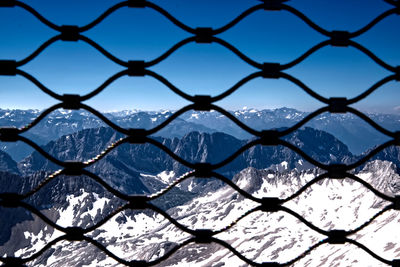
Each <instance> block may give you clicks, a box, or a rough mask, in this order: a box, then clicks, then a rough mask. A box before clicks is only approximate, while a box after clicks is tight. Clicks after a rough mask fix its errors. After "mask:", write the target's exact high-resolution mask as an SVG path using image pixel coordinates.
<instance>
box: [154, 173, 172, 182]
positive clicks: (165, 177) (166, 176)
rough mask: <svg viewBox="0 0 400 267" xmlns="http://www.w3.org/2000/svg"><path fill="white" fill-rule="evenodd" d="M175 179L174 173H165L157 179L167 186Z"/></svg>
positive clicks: (158, 175) (160, 174)
mask: <svg viewBox="0 0 400 267" xmlns="http://www.w3.org/2000/svg"><path fill="white" fill-rule="evenodd" d="M174 177H175V172H174V171H163V172H161V173H159V174H157V178H159V179H160V180H161V181H162V182H164V183H166V184H168V183H169V182H170V181H171V180H172V178H174Z"/></svg>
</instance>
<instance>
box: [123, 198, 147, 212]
mask: <svg viewBox="0 0 400 267" xmlns="http://www.w3.org/2000/svg"><path fill="white" fill-rule="evenodd" d="M149 200H150V198H149V197H148V196H144V195H138V196H130V197H129V203H128V205H127V208H128V209H132V210H144V209H147V208H148V207H149V204H148V201H149Z"/></svg>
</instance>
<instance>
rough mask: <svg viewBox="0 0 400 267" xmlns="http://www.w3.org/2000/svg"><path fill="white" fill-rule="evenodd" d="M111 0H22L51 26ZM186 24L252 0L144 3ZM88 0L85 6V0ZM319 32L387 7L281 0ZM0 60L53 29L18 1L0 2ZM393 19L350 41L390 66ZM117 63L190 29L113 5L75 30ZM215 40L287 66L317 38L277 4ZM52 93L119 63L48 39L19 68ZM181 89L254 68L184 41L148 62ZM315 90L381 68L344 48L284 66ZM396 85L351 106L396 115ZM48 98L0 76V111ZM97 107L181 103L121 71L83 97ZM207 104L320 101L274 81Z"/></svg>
mask: <svg viewBox="0 0 400 267" xmlns="http://www.w3.org/2000/svg"><path fill="white" fill-rule="evenodd" d="M118 2H119V1H111V0H107V1H104V0H103V1H96V2H94V1H93V0H79V1H78V0H69V1H66V0H59V1H50V0H32V1H29V3H28V2H27V1H25V3H28V4H29V5H31V6H32V7H34V8H35V9H36V10H37V11H38V12H39V13H41V14H42V15H43V16H44V17H46V18H47V19H49V20H50V21H52V22H53V23H55V24H57V25H68V24H69V25H79V26H82V25H85V24H87V23H89V22H91V21H92V20H94V19H95V18H97V17H98V16H99V15H100V14H101V13H103V12H104V11H105V10H106V9H107V8H109V7H111V6H112V5H113V4H115V3H118ZM152 2H154V3H156V4H158V5H160V6H161V7H163V8H164V9H166V10H167V11H169V12H170V13H171V14H172V15H174V16H175V17H177V18H178V19H179V20H181V21H182V22H184V23H185V24H187V25H189V26H192V27H213V28H218V27H220V26H223V25H225V24H226V23H228V22H229V21H231V20H232V19H233V18H235V17H236V16H238V15H239V14H240V13H241V12H242V11H244V10H245V9H247V8H249V7H251V6H254V5H256V4H258V3H260V2H259V1H256V0H248V1H245V0H241V1H232V0H230V1H228V0H218V1H215V0H191V1H187V0H186V1H185V0H168V1H165V0H164V1H161V0H158V1H152ZM94 3H95V4H94ZM287 3H288V4H289V5H291V6H293V7H295V8H297V9H298V10H300V11H301V12H303V13H304V14H306V15H307V16H308V17H309V18H310V19H312V20H313V21H314V22H315V23H317V24H318V25H320V26H321V27H323V28H325V29H327V30H348V31H354V30H358V29H360V28H361V27H363V26H364V25H366V24H368V23H369V22H370V21H371V20H372V19H374V18H375V17H376V16H378V15H379V14H380V13H382V12H384V11H385V10H388V9H390V8H391V6H390V5H388V4H386V3H385V2H384V1H382V0H339V1H315V0H292V1H289V2H287ZM0 25H1V26H0V34H1V36H2V38H1V41H0V59H16V60H20V59H23V58H25V57H26V56H28V55H29V54H30V53H32V52H33V51H34V50H36V49H37V48H38V47H39V46H40V45H41V44H42V43H43V42H45V41H46V40H48V39H49V38H51V37H52V36H54V35H56V34H57V32H55V31H53V30H51V29H49V28H48V27H47V26H45V25H43V24H42V23H40V22H39V21H38V20H37V19H36V18H35V17H34V16H32V15H31V14H30V13H28V12H27V11H25V10H23V9H22V8H19V7H15V8H0ZM399 26H400V18H399V16H396V15H392V16H390V17H388V18H386V19H384V20H383V21H381V22H380V23H379V24H377V25H376V26H375V27H373V28H372V29H371V30H370V31H368V32H367V33H366V34H363V35H362V36H360V37H357V38H355V39H354V40H355V41H357V42H359V43H360V44H362V45H363V46H365V47H366V48H368V49H370V50H371V51H372V52H374V53H375V54H376V55H377V56H379V57H380V58H382V59H383V60H384V61H385V62H387V63H388V64H391V65H395V66H397V65H400V51H399V49H398V46H399V43H400V35H399V34H398V28H399ZM84 35H85V36H87V37H89V38H91V39H93V40H94V41H96V42H97V43H99V44H100V45H101V46H102V47H104V48H105V49H107V50H109V51H110V52H111V53H112V54H114V55H115V56H117V57H119V58H121V59H124V60H146V61H147V60H151V59H154V58H156V57H158V56H159V55H161V54H162V53H164V52H165V51H167V50H168V49H169V48H170V47H171V46H173V45H174V44H175V43H177V42H178V41H180V40H182V39H184V38H186V37H189V36H190V35H189V34H188V33H186V32H184V31H183V30H181V29H180V28H178V27H176V26H175V25H173V24H172V23H171V22H170V21H169V20H167V19H166V18H164V17H163V16H162V15H160V14H159V13H157V12H156V11H154V10H152V9H149V8H146V9H133V8H126V7H125V8H122V9H119V10H118V11H117V12H115V13H113V14H112V15H110V16H109V17H108V18H107V19H106V20H104V21H103V22H102V23H100V24H99V25H98V26H96V27H95V28H93V29H92V30H89V31H87V32H85V33H84ZM218 37H220V38H222V39H224V40H226V41H228V42H229V43H231V44H232V45H234V46H235V47H237V48H238V49H239V50H241V51H242V52H243V53H244V54H246V55H247V56H249V57H250V58H252V59H254V60H256V61H258V62H280V63H287V62H289V61H291V60H293V59H295V58H297V57H298V56H300V55H301V54H302V53H304V52H305V51H307V50H308V49H309V48H311V47H312V46H314V45H315V44H317V43H319V42H321V41H323V40H326V39H327V37H324V36H323V35H321V34H319V33H317V32H316V31H314V30H312V29H311V28H310V27H309V26H308V25H306V24H305V23H304V22H303V21H301V20H300V19H298V18H297V17H296V16H294V15H293V14H291V13H289V12H287V11H278V12H270V11H268V12H267V11H263V10H260V11H257V12H256V13H253V14H252V15H250V16H249V17H247V18H246V19H244V20H243V21H241V22H240V23H239V24H237V25H236V26H235V27H233V28H231V29H230V30H228V31H227V32H225V33H223V34H220V35H218ZM21 69H22V70H24V71H26V72H28V73H30V74H31V75H33V76H34V77H36V78H37V79H38V80H39V81H41V82H42V83H43V84H44V85H46V86H47V87H49V88H51V89H53V90H54V91H56V92H57V93H60V94H63V93H77V94H85V93H88V92H90V91H92V90H93V89H94V88H96V87H98V86H99V85H100V84H102V83H103V82H104V81H105V80H106V79H108V78H109V77H110V76H112V75H113V74H115V73H116V72H118V71H120V70H122V69H123V68H122V67H120V66H119V65H117V64H115V63H114V62H112V61H110V60H109V59H107V58H106V57H104V56H103V55H101V54H100V53H99V52H98V51H97V50H95V49H94V48H92V47H91V46H89V45H88V44H86V43H84V42H82V41H79V42H61V41H59V42H56V43H54V44H52V45H51V46H50V47H48V48H47V49H46V50H45V51H44V52H42V53H41V54H40V55H39V56H38V57H37V58H35V59H34V60H33V61H32V62H30V63H29V64H26V65H24V66H23V67H21ZM150 69H151V70H152V71H155V72H157V73H159V74H161V75H163V76H164V77H165V78H167V79H168V80H169V81H171V82H172V83H173V84H174V85H176V86H177V87H178V88H180V89H182V90H183V91H185V92H187V93H189V94H192V95H194V94H211V95H217V94H219V93H222V92H223V91H225V90H226V89H227V88H229V87H231V86H232V85H234V84H235V83H236V82H238V81H239V80H241V79H242V78H244V77H245V76H247V75H249V74H250V73H253V72H255V71H256V69H255V68H253V67H251V66H250V65H248V64H246V63H244V62H243V61H242V60H240V59H239V58H238V57H237V56H236V55H234V54H233V53H232V52H230V51H229V50H227V49H226V48H224V47H221V46H220V45H218V44H211V45H209V44H195V43H192V44H189V45H187V46H185V47H183V48H181V49H179V50H178V51H176V52H175V53H174V54H172V55H171V56H170V57H169V58H167V59H166V60H165V61H163V62H162V63H160V64H158V65H156V66H154V67H151V68H150ZM286 72H287V73H289V74H291V75H293V76H295V77H296V78H298V79H300V80H301V81H302V82H304V83H305V84H306V85H308V86H309V87H310V88H312V89H314V90H315V91H316V92H318V93H319V94H321V95H323V96H325V97H330V96H342V97H348V98H351V97H354V96H356V95H358V94H360V93H362V92H363V91H365V90H366V89H367V88H369V87H370V86H371V85H373V84H374V83H375V82H377V81H379V80H381V79H382V78H384V77H386V76H388V75H389V74H390V72H388V71H386V70H385V69H383V68H382V67H380V66H378V65H377V64H376V63H375V62H373V61H372V60H371V59H370V58H369V57H367V56H366V55H364V54H363V53H361V52H359V51H358V50H356V49H354V48H342V47H325V48H323V49H322V50H319V51H318V52H316V53H314V54H313V55H311V56H310V57H309V58H308V59H306V60H305V61H303V62H302V63H300V64H299V65H297V66H295V67H293V68H291V69H289V70H287V71H286ZM399 99H400V85H399V83H398V82H397V83H396V82H390V83H388V84H386V85H385V86H383V87H381V88H380V89H378V90H377V91H375V92H374V93H373V94H371V95H370V96H369V97H368V98H367V99H365V100H363V101H361V102H360V103H358V104H355V105H353V106H354V107H356V108H359V109H361V110H363V111H372V112H385V113H400V109H399V106H400V101H399ZM55 103H57V101H55V100H53V99H52V98H50V97H49V96H47V95H46V94H44V93H43V92H42V91H40V90H39V89H38V88H37V87H36V86H34V85H33V84H32V83H31V82H29V81H27V80H26V79H24V78H22V77H19V76H17V77H6V76H0V108H39V109H43V108H46V107H48V106H50V105H52V104H55ZM85 103H87V104H89V105H91V106H93V107H94V108H96V109H99V110H101V111H107V110H122V109H141V110H159V109H179V108H180V107H183V106H184V105H186V104H188V102H187V101H186V100H183V99H181V98H180V97H179V96H177V95H175V94H174V93H172V92H171V91H170V90H169V89H168V88H167V87H166V86H164V85H162V84H161V83H160V82H158V81H156V80H155V79H154V78H151V77H145V78H141V77H139V78H138V77H123V78H121V79H119V80H117V81H116V82H114V83H113V84H112V85H111V86H109V87H108V88H107V89H105V90H104V91H103V92H102V93H101V94H99V95H98V96H96V97H95V98H94V99H91V100H89V101H87V102H85ZM216 104H218V105H220V106H222V107H224V108H226V109H241V108H242V107H243V106H248V107H254V108H258V109H264V108H278V107H282V106H287V107H294V108H297V109H300V110H305V111H311V110H314V109H316V108H318V107H321V106H323V104H322V103H320V102H318V101H316V100H314V99H313V98H312V97H310V96H309V95H307V94H306V93H304V91H303V90H301V89H300V88H299V87H297V86H296V85H294V84H292V83H290V82H288V81H286V80H284V79H279V80H268V79H261V78H258V79H255V80H253V81H251V82H249V83H248V84H246V85H245V86H243V87H241V88H240V89H239V90H237V91H236V92H235V93H234V94H232V95H231V96H229V97H228V98H226V99H224V100H222V101H219V102H217V103H216Z"/></svg>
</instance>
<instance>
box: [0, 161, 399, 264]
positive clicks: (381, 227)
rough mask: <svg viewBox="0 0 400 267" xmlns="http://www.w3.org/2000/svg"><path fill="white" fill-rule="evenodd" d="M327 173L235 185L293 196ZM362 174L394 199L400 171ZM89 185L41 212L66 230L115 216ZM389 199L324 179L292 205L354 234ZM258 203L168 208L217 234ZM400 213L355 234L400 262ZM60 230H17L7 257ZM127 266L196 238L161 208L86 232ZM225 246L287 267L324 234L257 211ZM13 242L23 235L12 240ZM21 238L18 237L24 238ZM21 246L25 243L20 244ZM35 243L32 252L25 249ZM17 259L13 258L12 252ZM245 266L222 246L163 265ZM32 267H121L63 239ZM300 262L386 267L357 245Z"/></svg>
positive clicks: (210, 197)
mask: <svg viewBox="0 0 400 267" xmlns="http://www.w3.org/2000/svg"><path fill="white" fill-rule="evenodd" d="M320 172H321V171H320V170H318V169H310V170H304V171H298V170H292V171H284V172H276V171H272V170H258V169H254V168H246V169H244V170H243V171H241V172H240V173H239V174H238V175H236V176H235V178H234V180H233V181H234V182H235V183H236V184H237V185H238V186H239V187H241V188H242V189H244V190H246V191H247V192H249V193H251V194H253V195H254V196H257V197H280V198H285V197H288V196H290V195H291V194H293V193H294V192H296V191H297V190H298V189H299V188H300V187H301V186H302V185H304V184H305V183H306V182H307V181H310V180H311V179H312V178H313V177H315V176H316V175H318V174H319V173H320ZM356 175H358V176H359V177H360V178H362V179H364V180H365V181H367V182H369V183H371V184H372V185H373V186H374V187H375V188H377V189H378V190H380V191H382V192H384V193H385V194H388V195H391V196H393V195H395V194H398V193H399V190H400V177H399V175H398V174H397V173H396V171H395V166H394V165H393V164H392V163H390V162H387V161H373V162H369V163H368V164H367V165H366V166H365V167H364V168H363V169H362V170H361V171H360V172H358V173H356ZM90 187H91V185H90V184H89V185H87V186H83V188H81V189H80V190H78V191H77V192H75V193H71V194H67V195H65V196H63V201H62V203H63V204H62V205H59V206H57V207H56V208H55V207H52V208H46V207H43V209H42V211H43V212H44V213H45V214H46V215H47V216H49V218H51V219H52V220H54V221H56V222H57V223H58V224H60V225H62V226H80V227H88V226H90V225H93V224H94V223H96V222H98V221H99V220H100V219H101V218H102V217H104V216H106V215H108V214H109V213H110V212H111V211H112V210H114V209H115V208H116V206H117V204H119V203H118V201H117V200H115V199H114V198H111V197H110V196H109V195H107V194H106V193H104V192H100V191H98V190H97V189H96V190H93V188H90ZM387 204H388V203H387V202H386V201H383V200H382V199H380V198H378V197H376V196H375V195H374V194H373V193H372V192H371V191H369V190H368V189H366V188H365V187H363V186H362V185H360V184H359V183H357V182H354V181H351V180H348V179H345V180H328V179H327V180H324V181H322V182H320V183H317V184H314V185H313V186H312V187H311V188H309V189H308V190H306V191H305V192H303V193H302V194H301V195H300V196H299V197H297V198H295V199H293V200H291V201H289V202H287V203H285V204H284V206H285V207H288V208H290V209H292V210H293V211H295V212H297V213H298V214H300V215H301V216H303V217H304V218H305V219H306V220H308V221H310V222H311V223H313V224H315V225H316V226H318V227H320V228H321V229H324V230H332V229H341V230H351V229H354V228H357V227H358V226H360V225H362V224H363V223H364V222H366V221H368V220H369V219H370V218H371V217H372V216H373V215H375V214H376V213H377V212H379V211H380V210H381V209H382V208H383V207H385V206H386V205H387ZM256 206H257V204H256V203H255V202H253V201H251V200H248V199H245V198H244V197H242V196H241V195H239V194H238V193H237V192H235V191H234V190H233V189H231V188H230V187H229V186H224V187H222V188H219V189H217V190H215V191H213V192H208V193H205V194H203V195H200V196H198V197H196V198H194V199H192V200H190V201H189V202H187V203H185V204H183V205H179V206H176V207H173V208H171V209H169V210H168V211H167V212H168V214H170V216H171V217H173V218H175V219H176V220H178V222H179V223H181V224H183V225H185V226H187V227H189V228H190V229H213V230H218V229H222V228H224V227H226V226H228V225H230V224H231V223H232V222H233V221H235V220H236V219H238V218H239V217H240V216H241V215H243V214H244V213H245V212H246V211H249V210H250V209H252V208H254V207H256ZM399 220H400V215H399V213H398V212H397V211H388V212H386V213H384V214H383V215H382V216H380V217H378V218H376V219H375V220H374V221H373V222H372V223H371V224H370V225H369V226H367V227H366V228H364V229H363V230H361V231H360V232H358V233H356V234H353V235H351V236H349V238H351V239H354V240H356V241H358V242H359V243H361V244H363V245H365V246H366V247H368V248H369V249H371V250H372V251H374V252H375V253H377V254H378V255H379V256H381V257H383V258H385V259H389V260H392V259H394V258H399V256H400V252H399V251H400V244H399V243H398V242H397V240H398V239H399V238H400V234H399V233H398V231H397V230H396V229H397V228H398V221H399ZM60 235H61V233H60V232H58V231H54V230H53V229H51V228H50V227H48V226H46V225H45V224H44V223H43V222H42V221H41V220H40V219H38V218H32V219H31V220H26V221H23V222H20V223H19V224H17V225H16V226H15V227H14V228H13V230H12V234H11V239H10V240H9V241H8V242H7V243H5V244H4V245H3V246H2V247H0V251H1V252H2V253H0V254H4V253H5V252H8V253H10V250H11V248H12V249H15V250H16V251H17V252H16V253H15V255H16V256H23V257H28V256H29V255H32V254H33V253H34V252H35V251H38V250H39V249H41V248H42V247H43V246H44V245H45V244H46V243H47V242H49V241H50V240H53V239H55V238H56V237H58V236H60ZM87 236H90V237H92V238H93V239H95V240H97V241H99V242H100V243H101V244H103V245H104V246H105V247H107V249H108V250H110V251H111V252H113V253H114V254H115V255H117V256H119V257H121V258H123V259H125V260H146V261H149V260H155V259H157V258H159V257H161V256H162V255H164V254H165V253H166V252H167V251H169V250H170V249H172V248H173V247H175V246H176V245H177V244H181V243H182V242H184V241H185V240H187V239H188V238H189V237H190V235H189V234H187V233H185V232H183V231H181V230H179V229H178V228H177V227H175V226H174V225H172V224H171V223H170V222H168V221H167V220H166V219H165V218H164V217H162V216H161V215H160V214H157V213H154V212H150V211H149V212H145V213H135V212H130V211H127V212H121V213H119V214H117V215H116V216H114V217H113V218H112V219H111V220H110V221H108V222H107V223H106V224H104V225H103V226H102V227H101V228H99V229H97V230H95V231H93V232H91V233H89V234H87ZM215 237H216V238H218V239H221V240H224V241H226V242H227V243H228V244H230V245H231V246H232V247H234V248H235V249H237V251H239V252H240V253H241V254H243V255H244V256H245V257H246V258H249V259H251V260H253V261H255V262H259V263H261V262H264V261H265V262H270V261H272V262H280V263H284V262H287V261H290V260H292V259H293V258H295V257H297V256H299V255H301V254H302V253H303V252H304V251H305V250H307V249H308V248H309V247H310V246H311V245H314V244H316V243H318V242H319V241H320V240H322V239H324V238H325V237H324V236H323V235H321V234H318V233H316V232H315V231H313V230H312V229H310V228H308V227H307V226H306V225H304V224H303V223H301V222H299V221H298V220H297V219H296V218H294V217H293V216H291V215H289V214H287V213H285V212H282V211H278V212H275V213H268V212H261V211H257V212H254V213H252V214H250V215H249V216H246V217H245V218H244V219H242V220H240V221H239V222H238V223H237V224H236V225H234V226H233V227H232V228H230V229H229V230H227V231H224V232H222V233H220V234H218V235H216V236H215ZM14 238H15V239H14ZM21 238H22V239H23V240H25V241H23V240H20V239H21ZM14 240H19V241H18V242H16V241H14ZM27 244H32V246H27ZM7 255H10V254H7ZM225 265H230V266H247V264H245V263H244V262H243V261H241V260H240V259H239V258H238V257H236V256H235V255H233V254H232V253H230V252H229V251H228V250H227V249H224V248H223V247H222V246H220V245H218V244H215V243H211V244H189V245H187V246H185V247H183V248H181V249H180V250H178V251H177V252H176V253H174V254H173V256H172V257H170V258H169V259H168V260H166V261H164V262H162V263H160V264H159V265H158V266H225ZM29 266H120V264H118V263H117V262H116V261H114V260H113V259H111V258H110V257H107V256H106V255H105V254H104V253H102V252H101V251H100V250H99V249H97V248H96V247H94V246H92V245H90V244H88V243H86V242H69V241H62V242H59V243H57V244H56V245H54V246H53V247H52V248H51V249H49V250H48V251H47V252H46V253H44V254H43V256H42V257H40V258H39V259H38V260H36V261H33V262H31V263H29ZM293 266H385V265H383V264H381V263H380V262H379V261H377V260H375V259H374V258H372V257H371V256H370V255H368V254H367V253H366V252H364V251H362V250H360V249H358V248H356V247H355V246H354V245H351V244H345V245H332V244H325V245H322V246H320V247H319V248H317V249H315V250H313V251H312V252H311V253H310V254H309V255H307V256H305V257H304V258H303V259H302V260H300V261H298V262H297V263H295V264H294V265H293Z"/></svg>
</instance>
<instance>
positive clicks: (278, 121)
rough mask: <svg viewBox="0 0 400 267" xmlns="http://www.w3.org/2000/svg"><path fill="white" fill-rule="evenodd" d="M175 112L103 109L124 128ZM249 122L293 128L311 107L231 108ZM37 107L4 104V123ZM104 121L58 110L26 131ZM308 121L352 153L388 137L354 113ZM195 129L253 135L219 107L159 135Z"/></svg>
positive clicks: (397, 123) (49, 134) (18, 155)
mask: <svg viewBox="0 0 400 267" xmlns="http://www.w3.org/2000/svg"><path fill="white" fill-rule="evenodd" d="M173 113H174V112H173V111H168V110H165V111H159V112H143V111H135V110H134V111H119V112H108V113H107V112H106V113H104V114H105V116H106V117H107V118H109V119H110V120H111V121H113V122H114V123H116V124H117V125H119V126H121V127H124V128H145V129H149V128H154V127H156V126H158V125H159V124H160V123H162V122H163V121H165V120H166V119H167V118H169V117H170V116H172V114H173ZM230 113H231V114H233V115H234V116H235V117H237V118H238V119H239V120H240V121H242V122H243V123H245V124H246V125H248V126H250V127H253V128H255V129H258V130H261V129H272V128H280V127H290V126H292V125H294V124H296V123H298V122H299V121H301V120H302V119H303V118H304V117H305V116H307V115H308V114H309V113H308V112H302V111H298V110H295V109H291V108H280V109H274V110H268V109H265V110H256V109H243V110H238V111H230ZM39 114H40V111H39V110H4V109H0V126H16V127H21V126H24V125H27V124H29V123H30V122H31V121H32V120H34V119H35V118H36V117H38V116H39ZM367 115H368V116H369V117H370V118H371V119H372V120H374V121H375V122H376V123H378V124H380V125H382V126H383V127H385V128H388V129H389V130H396V129H399V128H400V115H395V114H372V113H371V114H367ZM101 126H105V124H104V123H103V122H102V121H101V120H100V119H98V118H97V117H95V116H94V115H92V114H90V113H88V112H86V111H83V110H80V111H65V110H56V111H54V112H52V113H51V114H49V115H48V116H46V117H45V119H44V120H43V121H41V122H40V123H39V124H38V125H36V126H35V127H33V128H32V129H31V130H29V131H28V132H27V133H25V134H24V135H25V136H27V137H28V138H31V139H32V140H34V141H35V142H37V143H38V144H40V145H44V144H47V143H48V142H50V141H51V140H56V139H58V138H60V137H61V136H63V135H67V134H71V133H74V132H78V131H80V130H83V129H88V128H98V127H101ZM305 126H307V127H312V128H315V129H319V130H323V131H326V132H329V133H330V134H332V135H334V136H335V137H336V138H338V139H339V140H341V141H343V142H344V143H345V144H346V145H347V146H348V147H349V149H350V151H352V153H354V154H361V153H362V152H364V151H366V150H368V149H370V148H372V147H373V146H375V145H378V144H381V143H383V142H385V141H386V140H388V138H387V137H386V136H384V135H382V134H380V133H379V132H377V131H376V130H374V129H373V128H372V127H371V126H369V125H368V124H367V123H365V122H363V121H362V120H361V119H359V118H357V117H356V116H354V115H352V114H329V113H324V114H322V115H320V116H318V117H317V118H315V119H313V120H311V121H310V122H308V123H307V124H306V125H305ZM193 131H198V132H205V133H213V132H225V133H227V134H230V135H232V136H234V137H236V138H238V139H249V138H251V135H249V134H248V133H247V132H245V131H244V130H242V129H240V128H239V127H238V126H237V125H236V124H234V123H233V122H232V121H230V120H229V119H228V118H226V117H225V116H223V115H221V114H220V113H218V112H215V111H211V112H201V111H189V112H186V113H184V114H182V115H181V116H180V117H178V118H176V119H175V120H174V121H172V122H171V123H170V124H169V125H168V126H167V127H165V128H164V129H162V130H160V131H159V132H157V133H156V134H155V135H156V136H162V137H165V138H173V137H178V138H181V137H183V136H184V135H185V134H187V133H189V132H193ZM0 149H1V150H3V151H6V152H7V153H9V154H10V155H11V156H12V158H14V159H15V160H17V161H20V160H21V159H23V158H25V157H26V156H28V155H29V154H30V153H31V152H32V151H33V150H32V149H31V148H30V147H29V146H27V145H25V144H23V143H21V142H17V143H0Z"/></svg>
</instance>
